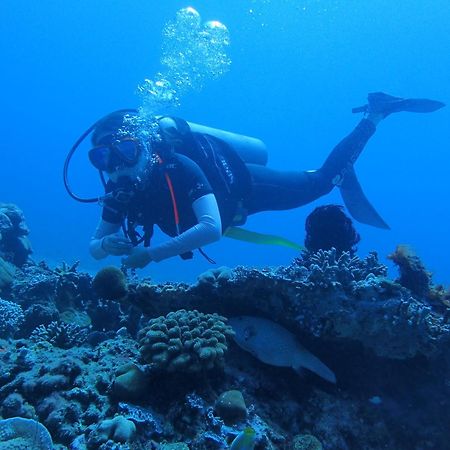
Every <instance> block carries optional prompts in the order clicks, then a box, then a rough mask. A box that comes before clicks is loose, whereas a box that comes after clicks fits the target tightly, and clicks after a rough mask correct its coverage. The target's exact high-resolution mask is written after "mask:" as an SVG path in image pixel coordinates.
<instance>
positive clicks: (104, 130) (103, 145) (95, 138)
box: [88, 112, 148, 182]
mask: <svg viewBox="0 0 450 450" xmlns="http://www.w3.org/2000/svg"><path fill="white" fill-rule="evenodd" d="M126 117H130V113H129V112H115V113H112V114H109V115H108V116H106V117H105V118H104V119H103V120H102V121H101V122H99V123H98V125H97V126H96V128H95V130H94V132H93V133H92V144H93V146H94V147H93V148H91V150H89V153H88V155H89V160H90V161H91V163H92V165H93V166H94V167H95V168H96V169H98V170H100V171H102V172H106V173H107V174H108V176H109V178H111V180H112V181H113V182H116V181H117V180H118V179H119V178H121V177H129V178H131V179H135V178H138V177H140V176H141V175H142V172H143V170H144V168H145V166H146V164H147V159H148V158H147V156H146V152H145V151H144V144H143V143H142V142H141V141H140V140H139V139H138V138H136V137H133V136H132V134H131V133H130V132H129V130H128V129H127V122H126Z"/></svg>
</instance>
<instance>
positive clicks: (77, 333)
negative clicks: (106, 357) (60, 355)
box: [30, 322, 87, 349]
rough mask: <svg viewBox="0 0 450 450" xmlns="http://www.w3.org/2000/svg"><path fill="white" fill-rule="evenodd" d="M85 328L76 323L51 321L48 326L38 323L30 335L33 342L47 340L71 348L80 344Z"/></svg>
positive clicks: (84, 336)
mask: <svg viewBox="0 0 450 450" xmlns="http://www.w3.org/2000/svg"><path fill="white" fill-rule="evenodd" d="M86 337H87V330H86V329H82V328H80V327H79V326H78V325H74V324H71V323H63V322H51V323H50V324H49V325H48V326H44V325H39V326H38V327H37V328H36V329H35V330H34V331H33V332H32V333H31V336H30V340H31V341H33V342H48V343H50V344H52V345H54V346H56V347H59V348H65V349H67V348H71V347H74V346H76V345H80V344H82V343H83V342H84V341H85V340H86Z"/></svg>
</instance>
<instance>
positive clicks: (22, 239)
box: [0, 203, 32, 267]
mask: <svg viewBox="0 0 450 450" xmlns="http://www.w3.org/2000/svg"><path fill="white" fill-rule="evenodd" d="M28 233H29V230H28V227H27V226H26V224H25V218H24V215H23V212H22V211H21V210H20V209H19V208H18V207H17V206H16V205H13V204H11V203H0V257H2V258H3V259H4V260H6V261H9V262H11V263H13V264H14V265H16V266H18V267H21V266H23V265H24V264H25V263H26V262H27V261H28V256H29V255H30V254H31V253H32V249H31V244H30V241H29V240H28V236H27V235H28Z"/></svg>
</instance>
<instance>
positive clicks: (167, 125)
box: [157, 116, 268, 166]
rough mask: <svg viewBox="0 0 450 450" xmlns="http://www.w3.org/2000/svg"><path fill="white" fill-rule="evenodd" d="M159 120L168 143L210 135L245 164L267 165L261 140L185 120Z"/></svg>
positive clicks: (264, 146)
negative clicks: (226, 146)
mask: <svg viewBox="0 0 450 450" xmlns="http://www.w3.org/2000/svg"><path fill="white" fill-rule="evenodd" d="M157 120H158V125H159V131H160V133H161V137H162V139H163V140H164V141H166V142H168V143H170V142H172V143H175V142H180V139H181V142H183V143H184V144H186V142H188V140H189V137H190V136H191V134H192V133H196V134H202V135H209V136H213V137H214V138H216V139H218V140H219V141H222V142H224V143H225V144H227V145H228V146H229V147H230V148H231V149H233V150H234V151H235V152H236V153H237V154H238V155H239V157H240V158H241V159H242V161H243V162H245V163H247V164H259V165H261V166H265V165H266V164H267V160H268V153H267V148H266V145H265V144H264V142H263V141H261V140H260V139H257V138H254V137H250V136H244V135H243V134H238V133H232V132H231V131H225V130H221V129H219V128H213V127H208V126H206V125H200V124H198V123H194V122H187V121H185V120H184V119H180V118H178V117H173V116H159V117H157ZM181 153H183V152H181Z"/></svg>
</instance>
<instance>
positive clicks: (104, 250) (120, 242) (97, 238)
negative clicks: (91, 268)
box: [89, 219, 132, 259]
mask: <svg viewBox="0 0 450 450" xmlns="http://www.w3.org/2000/svg"><path fill="white" fill-rule="evenodd" d="M120 228H121V225H120V223H111V222H107V221H106V220H103V219H101V220H100V222H99V224H98V225H97V228H96V230H95V233H94V235H93V236H92V238H91V241H90V243H89V252H90V254H91V256H92V257H93V258H95V259H103V258H106V257H107V256H108V255H125V254H128V253H130V251H131V249H132V244H131V242H130V241H128V239H126V238H125V237H124V236H123V235H120V234H118V233H119V231H120Z"/></svg>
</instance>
